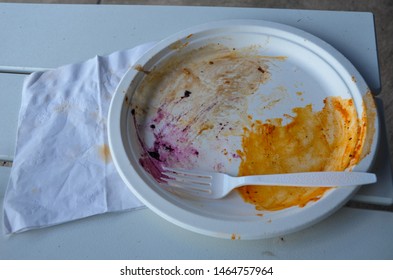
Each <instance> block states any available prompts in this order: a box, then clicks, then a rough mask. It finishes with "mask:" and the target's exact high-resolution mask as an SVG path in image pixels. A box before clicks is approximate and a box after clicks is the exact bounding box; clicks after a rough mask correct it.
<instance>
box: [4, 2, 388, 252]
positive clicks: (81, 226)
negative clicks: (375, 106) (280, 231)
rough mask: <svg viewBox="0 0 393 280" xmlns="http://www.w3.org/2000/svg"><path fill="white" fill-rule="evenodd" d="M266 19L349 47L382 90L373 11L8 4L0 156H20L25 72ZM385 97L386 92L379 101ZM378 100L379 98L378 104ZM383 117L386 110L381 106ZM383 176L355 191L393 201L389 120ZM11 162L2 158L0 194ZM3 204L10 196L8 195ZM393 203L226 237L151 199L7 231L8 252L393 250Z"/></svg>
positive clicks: (380, 167)
mask: <svg viewBox="0 0 393 280" xmlns="http://www.w3.org/2000/svg"><path fill="white" fill-rule="evenodd" d="M221 19H263V20H271V21H275V22H279V23H284V24H289V25H292V26H295V27H298V28H300V29H303V30H305V31H307V32H310V33H312V34H314V35H316V36H318V37H320V38H322V39H324V40H325V41H327V42H328V43H330V44H332V45H333V46H334V47H335V48H337V49H338V50H339V51H341V52H342V53H343V54H344V55H345V56H347V57H348V58H349V59H350V60H351V62H352V63H353V64H354V65H355V66H356V67H357V68H358V70H359V71H360V73H361V74H362V75H363V76H364V78H365V80H366V81H367V83H368V84H369V86H370V88H371V89H372V91H373V92H374V93H375V94H378V93H379V91H380V88H381V85H380V78H379V69H378V60H377V50H376V42H375V33H374V21H373V15H372V14H370V13H365V12H328V11H305V10H279V9H254V8H221V7H214V8H213V7H176V6H107V5H105V6H101V5H94V6H93V5H89V6H87V5H86V6H85V5H45V4H44V5H42V4H41V5H37V4H0V26H2V29H1V30H0V36H1V38H3V40H2V43H1V44H0V88H1V89H2V90H1V91H0V131H1V132H0V135H1V136H0V160H3V161H12V158H13V151H14V148H15V133H16V128H17V118H18V111H19V105H20V93H21V89H22V83H23V79H24V77H25V76H26V74H28V73H31V72H32V71H36V70H43V69H50V68H54V67H57V66H60V65H63V64H69V63H74V62H78V61H83V60H86V59H89V58H91V57H93V56H95V55H104V54H108V53H111V52H113V51H116V50H120V49H127V48H131V47H133V46H136V45H138V44H141V43H144V42H150V41H157V40H160V39H162V38H164V37H166V36H168V35H170V34H172V33H174V32H176V31H179V30H181V29H184V28H186V27H190V26H192V25H195V24H199V23H204V22H208V21H214V20H221ZM380 102H381V101H380V100H378V103H380ZM379 108H382V107H381V104H379ZM380 114H381V118H382V120H383V115H382V114H383V112H382V110H380ZM381 129H382V137H381V138H382V141H381V144H380V149H379V154H378V161H377V162H378V164H377V165H376V166H375V167H374V171H375V172H376V173H377V174H378V177H379V183H378V186H377V187H375V188H368V189H361V190H360V191H359V193H358V194H357V195H356V196H355V197H354V199H353V201H355V202H356V201H358V202H359V201H360V202H367V203H373V204H378V205H390V204H392V202H393V183H392V172H391V165H390V159H389V157H388V155H387V152H386V151H387V148H386V147H387V142H386V135H385V134H384V123H383V125H382V127H381ZM9 174H10V167H1V166H0V199H1V201H2V198H3V196H4V192H5V189H6V185H7V181H8V177H9ZM0 206H1V207H2V202H1V203H0ZM392 235H393V213H392V212H389V211H379V210H369V209H358V208H351V207H343V208H342V209H341V210H339V211H338V212H336V213H335V214H333V215H332V216H330V217H329V218H327V219H326V220H324V221H322V222H320V223H318V224H316V225H314V226H312V227H310V228H308V229H305V230H303V231H301V232H297V233H294V234H290V235H286V236H280V237H277V238H271V239H266V240H254V241H243V240H236V241H233V240H221V239H217V238H212V237H207V236H203V235H199V234H196V233H193V232H189V231H186V230H184V229H181V228H179V227H177V226H175V225H173V224H170V223H169V222H167V221H166V220H164V219H162V218H161V217H159V216H157V215H156V214H154V213H153V212H152V211H150V210H149V209H143V210H137V211H131V212H127V213H111V214H104V215H99V216H94V217H90V218H86V219H83V220H78V221H75V222H70V223H67V224H63V225H58V226H54V227H50V228H46V229H40V230H33V231H30V232H25V233H21V234H16V235H13V236H4V235H2V234H0V259H392V258H393V242H391V236H392Z"/></svg>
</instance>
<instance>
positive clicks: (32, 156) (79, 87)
mask: <svg viewBox="0 0 393 280" xmlns="http://www.w3.org/2000/svg"><path fill="white" fill-rule="evenodd" d="M152 46H153V43H148V44H144V45H141V46H138V47H135V48H133V49H130V50H125V51H119V52H115V53H113V54H110V55H108V56H96V57H94V58H92V59H90V60H88V61H85V62H82V63H78V64H72V65H67V66H63V67H60V68H57V69H54V70H50V71H45V72H35V73H32V74H31V75H29V76H28V77H27V78H26V79H25V81H24V86H23V90H22V104H21V108H20V112H19V121H18V130H17V143H16V151H15V156H14V162H13V166H12V169H11V175H10V180H9V183H8V186H7V190H6V194H5V197H4V228H5V233H7V234H9V233H16V232H22V231H26V230H29V229H34V228H41V227H47V226H51V225H56V224H60V223H64V222H68V221H72V220H76V219H80V218H84V217H88V216H92V215H97V214H101V213H106V212H112V211H123V210H132V209H138V208H140V207H143V204H142V203H141V202H140V201H139V200H138V199H137V198H136V197H135V196H134V195H133V194H132V193H131V191H130V190H129V189H128V188H127V186H126V185H125V184H124V183H123V181H122V180H121V178H120V176H119V175H118V173H117V171H116V169H115V166H114V164H113V162H112V159H111V155H110V151H109V147H108V137H107V114H108V109H109V105H110V102H111V98H112V95H113V94H114V91H115V89H116V86H117V85H118V83H119V81H120V79H121V78H122V76H123V75H124V74H125V73H126V71H127V70H128V69H129V68H130V67H132V65H133V64H134V63H135V61H136V60H137V59H138V58H139V57H140V56H141V55H142V54H143V53H144V52H146V51H147V50H148V49H150V48H151V47H152Z"/></svg>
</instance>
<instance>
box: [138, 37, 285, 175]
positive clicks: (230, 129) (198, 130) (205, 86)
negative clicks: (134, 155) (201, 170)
mask: <svg viewBox="0 0 393 280" xmlns="http://www.w3.org/2000/svg"><path fill="white" fill-rule="evenodd" d="M283 60H285V57H282V56H280V57H268V56H261V55H259V54H258V53H257V52H256V51H255V49H254V48H253V47H251V48H243V49H235V48H229V47H226V46H223V45H220V44H210V45H206V46H203V47H200V48H198V49H193V50H187V48H186V46H185V47H182V48H180V49H179V50H178V55H176V56H172V57H170V58H169V59H166V60H164V61H163V62H160V63H159V64H158V65H157V66H155V67H153V68H152V69H143V71H142V72H143V73H144V74H145V76H144V77H143V80H142V81H141V83H140V85H139V86H138V88H137V90H136V92H135V94H134V96H133V98H132V102H131V103H132V108H133V109H132V112H133V115H134V120H135V125H136V128H137V132H138V137H139V140H140V143H141V145H142V149H143V153H142V155H141V157H140V163H141V165H142V166H143V167H144V168H145V169H146V170H147V171H148V172H149V173H150V174H151V175H152V176H153V177H154V178H155V179H156V180H157V181H159V182H160V181H161V179H160V176H161V171H162V166H171V167H182V168H197V167H200V166H198V164H199V163H200V162H203V159H204V158H206V154H207V153H209V151H212V150H222V149H223V148H222V147H224V148H225V147H226V144H227V143H226V142H228V137H227V136H228V135H238V136H239V135H241V133H242V127H243V126H244V125H246V123H248V122H249V120H248V118H247V108H248V100H247V98H248V97H250V96H252V95H253V94H255V93H256V92H257V91H258V89H259V87H260V85H261V84H264V83H265V82H266V81H268V80H269V79H270V73H269V62H271V61H283ZM228 116H231V118H232V119H233V120H235V121H234V122H229V121H228ZM201 147H203V148H201ZM237 148H238V147H237ZM224 150H225V149H224ZM225 151H226V154H225V156H226V157H230V156H232V157H233V158H237V159H238V155H237V153H236V149H232V150H231V149H230V148H229V147H228V149H226V150H225ZM201 158H202V160H200V159H201ZM213 165H214V166H215V167H214V169H215V170H217V171H220V170H221V169H224V168H223V166H222V163H221V161H220V160H218V159H217V163H213ZM204 167H206V166H204Z"/></svg>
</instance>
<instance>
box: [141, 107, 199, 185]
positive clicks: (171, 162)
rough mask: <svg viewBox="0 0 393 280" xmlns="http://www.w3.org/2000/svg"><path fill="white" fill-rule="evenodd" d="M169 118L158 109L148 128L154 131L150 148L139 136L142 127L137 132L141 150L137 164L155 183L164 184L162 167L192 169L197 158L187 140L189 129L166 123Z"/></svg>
mask: <svg viewBox="0 0 393 280" xmlns="http://www.w3.org/2000/svg"><path fill="white" fill-rule="evenodd" d="M170 118H171V115H170V114H168V113H166V112H165V111H164V110H162V109H161V108H159V109H158V111H157V114H156V116H155V117H154V119H153V122H154V123H155V125H154V124H152V125H150V128H153V129H154V133H153V136H154V142H153V145H152V146H151V147H147V146H146V144H145V143H144V141H143V138H142V137H141V135H140V133H141V131H143V130H142V127H140V129H138V130H137V133H138V139H139V142H140V144H141V146H142V150H143V152H142V155H141V158H140V159H139V163H140V164H141V166H142V167H143V168H144V169H145V170H146V171H147V172H149V173H150V174H151V175H152V176H153V178H154V179H155V180H156V181H157V182H164V180H163V179H162V177H163V175H162V171H163V166H168V167H183V168H192V167H193V166H194V164H193V163H194V162H195V161H196V158H197V157H198V156H199V151H198V150H197V149H195V148H194V147H193V145H192V141H191V140H190V139H189V135H188V131H189V127H187V126H186V127H185V128H183V127H180V126H178V125H177V122H171V121H168V119H170ZM134 121H136V120H134ZM153 125H154V127H153ZM164 177H165V176H164Z"/></svg>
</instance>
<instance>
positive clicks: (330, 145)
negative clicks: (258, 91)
mask: <svg viewBox="0 0 393 280" xmlns="http://www.w3.org/2000/svg"><path fill="white" fill-rule="evenodd" d="M286 117H287V118H289V122H288V123H287V124H285V125H283V119H281V118H277V119H269V120H267V121H265V122H261V121H259V120H252V124H251V125H250V127H245V128H244V134H243V137H242V149H241V150H239V151H238V153H239V156H240V157H241V164H240V166H239V176H245V175H257V174H282V173H295V172H309V171H343V170H347V169H350V168H351V167H352V166H353V165H355V164H356V163H357V162H358V161H359V160H360V159H361V157H360V152H361V151H359V149H358V147H359V145H360V144H359V143H363V142H364V137H362V135H361V133H360V132H361V130H362V127H363V126H364V123H363V121H362V120H359V118H358V117H357V111H356V108H355V105H354V103H353V100H352V99H342V98H341V97H327V98H325V99H324V107H323V108H322V110H320V111H317V112H315V111H313V109H312V105H311V104H310V105H307V106H305V107H297V108H294V109H293V115H287V116H286ZM250 119H252V118H251V117H250ZM329 189H330V188H326V187H321V188H306V187H278V186H266V187H258V186H244V187H241V188H239V189H238V191H239V193H240V194H241V196H242V197H243V199H244V200H245V201H246V202H249V203H252V204H254V205H255V206H256V209H257V210H269V211H276V210H282V209H285V208H289V207H292V206H298V207H304V206H305V205H307V204H308V203H309V202H311V201H317V200H319V199H320V198H321V197H322V196H323V195H324V194H325V192H327V191H328V190H329Z"/></svg>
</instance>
